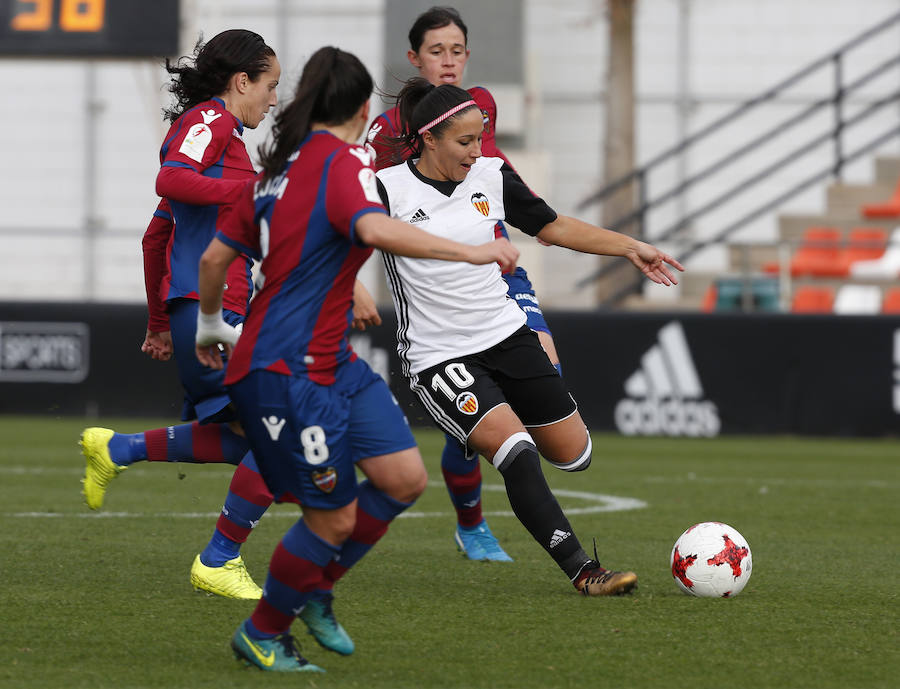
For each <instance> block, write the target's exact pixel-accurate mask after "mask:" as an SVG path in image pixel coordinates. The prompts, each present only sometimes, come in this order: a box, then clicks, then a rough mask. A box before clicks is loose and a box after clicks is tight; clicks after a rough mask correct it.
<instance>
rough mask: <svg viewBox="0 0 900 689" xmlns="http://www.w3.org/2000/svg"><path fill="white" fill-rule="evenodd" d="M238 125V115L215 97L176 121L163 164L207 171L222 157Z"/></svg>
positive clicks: (163, 153) (165, 145)
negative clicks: (218, 105)
mask: <svg viewBox="0 0 900 689" xmlns="http://www.w3.org/2000/svg"><path fill="white" fill-rule="evenodd" d="M207 106H213V107H207ZM234 128H235V118H234V115H232V114H231V113H230V112H228V111H227V110H225V109H224V108H222V107H217V104H216V103H215V101H212V102H210V103H204V104H201V105H198V106H197V107H195V108H192V109H190V110H188V111H187V112H185V113H184V114H183V115H182V116H181V117H179V118H178V119H177V120H176V121H175V123H174V124H173V125H172V128H171V129H170V130H169V134H168V136H167V137H166V140H165V141H164V142H163V145H162V148H161V149H160V152H159V157H160V164H161V165H162V166H163V167H189V168H191V169H193V170H194V171H196V172H203V171H204V170H205V169H206V168H208V167H210V166H211V165H213V164H214V163H216V162H217V161H218V160H219V159H221V157H222V154H223V153H224V152H225V148H226V147H227V146H228V142H229V141H231V136H232V132H233V131H234Z"/></svg>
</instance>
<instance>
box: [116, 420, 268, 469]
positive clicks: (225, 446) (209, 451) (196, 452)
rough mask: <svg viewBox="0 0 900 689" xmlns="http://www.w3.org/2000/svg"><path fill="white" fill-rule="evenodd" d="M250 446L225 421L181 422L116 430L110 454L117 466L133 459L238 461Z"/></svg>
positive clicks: (193, 461)
mask: <svg viewBox="0 0 900 689" xmlns="http://www.w3.org/2000/svg"><path fill="white" fill-rule="evenodd" d="M249 449H250V446H249V444H248V443H247V439H246V438H244V437H243V436H240V435H238V434H237V433H235V432H234V431H232V430H231V428H230V426H229V425H228V424H227V423H210V424H200V423H198V422H196V421H194V422H193V423H185V424H180V425H178V426H167V427H165V428H155V429H153V430H150V431H144V432H143V433H115V434H113V437H112V438H110V441H109V454H110V457H111V458H112V461H113V462H115V463H116V464H118V465H119V466H128V465H129V464H133V463H134V462H140V461H144V460H147V461H150V462H191V463H194V464H215V463H222V462H225V463H228V464H237V463H239V462H240V461H241V458H242V457H243V456H244V455H245V454H247V450H249Z"/></svg>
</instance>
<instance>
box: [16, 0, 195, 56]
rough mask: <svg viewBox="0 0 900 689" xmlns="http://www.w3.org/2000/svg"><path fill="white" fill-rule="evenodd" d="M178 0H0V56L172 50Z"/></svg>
mask: <svg viewBox="0 0 900 689" xmlns="http://www.w3.org/2000/svg"><path fill="white" fill-rule="evenodd" d="M178 11H179V0H0V56H5V57H10V56H17V57H160V56H170V55H175V54H176V53H177V52H178V25H179V13H178Z"/></svg>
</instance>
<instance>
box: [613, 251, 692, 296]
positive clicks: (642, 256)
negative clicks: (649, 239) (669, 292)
mask: <svg viewBox="0 0 900 689" xmlns="http://www.w3.org/2000/svg"><path fill="white" fill-rule="evenodd" d="M625 258H627V259H628V260H629V261H631V262H632V263H633V264H634V265H635V267H636V268H637V269H638V270H639V271H641V272H642V273H643V274H644V275H646V276H647V278H648V279H649V280H652V281H653V282H655V283H657V284H660V285H666V286H672V285H677V284H678V279H677V278H676V277H675V274H674V273H673V272H672V271H671V270H669V267H668V266H667V265H666V264H667V263H668V264H669V265H670V266H672V267H673V268H676V269H677V270H680V271H684V266H682V265H681V264H680V263H679V262H678V261H676V260H675V259H674V258H672V257H671V256H669V255H668V254H666V253H663V252H662V251H660V250H659V249H657V248H656V247H655V246H652V245H650V244H647V243H645V242H637V245H636V246H635V248H634V249H633V250H631V251H628V252H627V253H626V254H625Z"/></svg>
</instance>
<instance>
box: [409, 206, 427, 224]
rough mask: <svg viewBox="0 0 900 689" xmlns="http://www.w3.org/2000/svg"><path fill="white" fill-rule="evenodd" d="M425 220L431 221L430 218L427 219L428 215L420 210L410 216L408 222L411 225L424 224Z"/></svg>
mask: <svg viewBox="0 0 900 689" xmlns="http://www.w3.org/2000/svg"><path fill="white" fill-rule="evenodd" d="M426 220H431V218H429V217H428V213H426V212H425V211H423V210H422V209H421V208H420V209H419V210H417V211H416V212H415V213H413V214H412V217H411V218H410V219H409V222H411V223H414V222H425V221H426Z"/></svg>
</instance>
